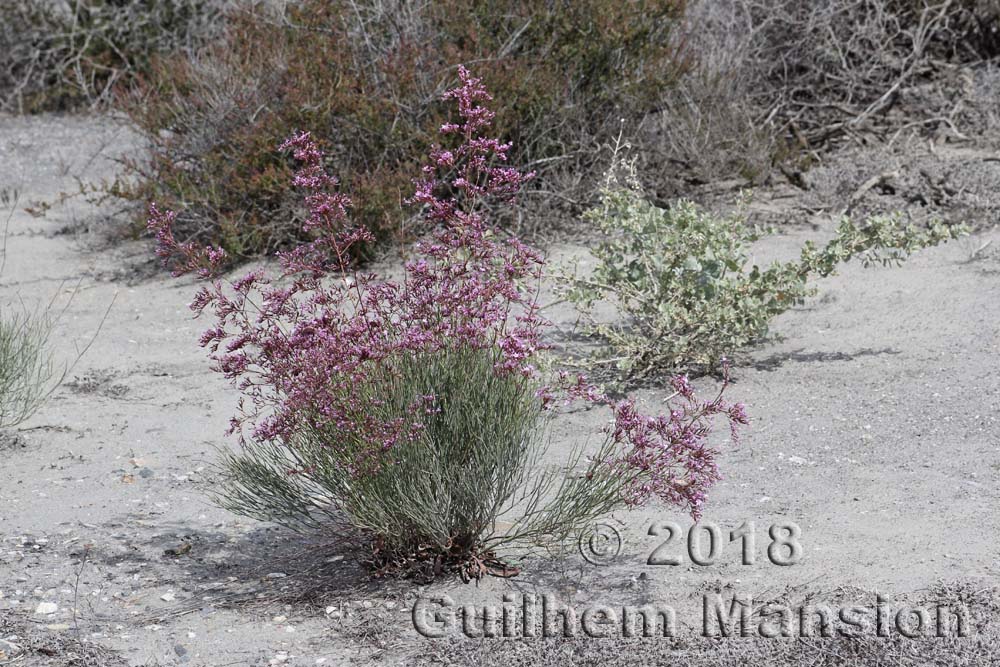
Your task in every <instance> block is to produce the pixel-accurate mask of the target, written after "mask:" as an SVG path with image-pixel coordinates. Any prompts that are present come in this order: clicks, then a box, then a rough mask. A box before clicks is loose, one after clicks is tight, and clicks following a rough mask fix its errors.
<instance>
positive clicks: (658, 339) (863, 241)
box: [561, 151, 964, 385]
mask: <svg viewBox="0 0 1000 667" xmlns="http://www.w3.org/2000/svg"><path fill="white" fill-rule="evenodd" d="M744 203H745V202H744ZM744 210H745V208H744V206H742V205H741V206H740V207H738V209H737V211H736V212H735V213H734V214H732V215H729V216H718V215H715V214H713V213H711V212H708V211H705V210H703V209H701V208H699V207H698V206H697V205H695V204H694V203H692V202H690V201H684V200H681V201H679V202H677V203H676V204H675V205H673V206H671V207H670V208H660V207H658V206H656V205H655V204H653V203H652V202H650V201H649V200H648V199H646V197H645V196H644V195H643V192H642V189H641V186H640V185H639V182H638V179H637V178H636V177H635V170H634V168H633V167H632V166H631V164H630V163H629V162H628V161H627V160H624V159H623V158H622V157H621V154H620V153H619V152H618V151H616V153H615V158H614V164H613V166H612V168H611V169H610V170H609V171H608V174H607V178H606V180H605V182H604V184H603V186H602V188H601V192H600V202H599V204H598V205H597V206H596V207H595V208H593V209H591V210H590V211H589V212H588V213H587V214H586V216H585V217H586V219H587V220H588V221H589V222H590V223H592V224H593V225H594V226H595V228H596V230H597V231H598V233H599V234H600V241H599V242H598V243H597V244H596V245H595V247H594V248H593V251H592V253H593V257H594V259H595V260H596V262H595V267H594V269H593V270H592V271H590V272H587V273H582V272H580V271H579V270H578V267H573V268H572V269H569V268H567V269H564V271H563V272H562V274H561V282H562V287H563V289H564V291H565V293H566V296H567V298H568V299H569V300H570V301H571V302H573V303H574V304H575V305H576V306H577V307H578V308H579V309H580V311H581V313H582V314H583V318H582V320H581V321H582V322H583V325H582V326H583V330H584V333H585V334H587V335H589V336H591V337H593V339H595V340H596V341H598V343H599V345H598V351H597V352H596V353H595V354H593V355H592V356H591V357H590V358H589V359H587V360H586V361H585V362H584V364H585V365H586V366H588V367H589V368H591V369H595V370H596V369H599V370H600V371H602V372H603V373H605V374H607V375H610V376H612V377H614V378H615V379H616V381H618V382H619V383H623V384H626V385H627V384H629V383H634V382H636V381H642V380H650V379H655V378H657V377H662V376H663V375H664V374H665V373H666V374H669V373H674V372H677V371H679V370H699V371H702V370H710V371H711V370H714V369H716V368H717V366H718V360H719V359H722V358H727V357H731V356H732V355H734V354H735V353H737V352H738V351H739V350H740V349H741V348H743V347H744V346H747V345H750V344H752V343H755V342H758V341H760V340H762V339H764V338H765V337H766V336H767V334H768V327H769V325H770V322H771V320H772V319H773V318H774V317H775V316H776V315H779V314H780V313H783V312H785V311H786V310H788V309H789V308H791V307H792V306H795V305H797V304H800V303H802V302H803V300H804V299H806V297H808V296H810V295H811V294H813V293H814V292H815V288H814V287H813V285H812V284H811V282H810V281H811V280H812V279H813V278H814V277H817V276H819V277H823V276H829V275H831V274H833V273H834V272H835V271H836V269H837V267H838V266H839V265H840V264H841V263H844V262H847V261H849V260H851V259H854V258H859V259H861V261H862V262H863V263H864V264H865V265H870V264H881V265H886V266H888V265H897V264H900V263H901V262H902V261H903V260H904V259H906V258H907V257H908V256H909V255H910V254H911V253H913V252H915V251H917V250H919V249H921V248H926V247H928V246H933V245H936V244H938V243H941V242H943V241H946V240H948V239H951V238H955V237H957V236H958V235H960V234H962V233H964V228H962V227H960V226H952V227H948V226H945V225H943V224H940V223H935V224H933V225H931V226H930V227H929V228H928V229H917V228H915V227H912V226H906V225H903V224H902V222H901V220H900V218H899V216H893V215H889V216H882V215H879V216H874V217H871V218H869V219H867V220H866V221H865V222H864V223H863V224H858V223H856V222H854V221H853V220H851V219H849V218H846V217H845V218H843V219H842V220H841V221H840V224H839V225H838V227H837V230H836V235H835V236H834V238H833V239H832V240H830V241H829V242H828V243H827V244H826V245H824V246H823V247H821V248H820V247H817V246H816V245H815V244H813V243H812V242H806V243H805V244H804V246H803V247H802V249H801V251H800V253H799V258H798V259H796V260H793V261H787V262H778V261H775V262H772V263H771V264H769V265H767V266H763V267H762V266H757V265H756V264H752V263H751V261H750V248H751V244H752V243H754V242H755V241H757V240H759V239H760V238H762V237H763V236H765V235H767V234H769V233H773V232H772V230H765V229H761V228H760V227H757V226H750V225H748V224H747V223H746V218H745V216H744V215H743V212H744ZM602 303H604V304H611V305H612V306H613V310H614V311H615V314H616V318H615V319H614V320H613V321H611V322H608V321H602V320H600V319H598V318H597V317H594V313H595V312H596V311H595V306H597V305H599V304H602Z"/></svg>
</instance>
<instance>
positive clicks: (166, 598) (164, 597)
mask: <svg viewBox="0 0 1000 667" xmlns="http://www.w3.org/2000/svg"><path fill="white" fill-rule="evenodd" d="M175 598H176V596H175V595H174V593H173V591H169V592H167V593H164V594H163V595H161V596H160V599H161V600H163V601H164V602H173V601H174V599H175Z"/></svg>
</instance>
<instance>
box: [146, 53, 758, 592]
mask: <svg viewBox="0 0 1000 667" xmlns="http://www.w3.org/2000/svg"><path fill="white" fill-rule="evenodd" d="M459 72H460V77H461V82H462V83H461V86H460V87H458V88H456V89H454V90H451V91H449V92H448V93H446V95H445V97H446V98H447V99H449V100H454V101H455V102H456V103H457V105H458V112H459V116H460V122H459V123H446V124H444V125H443V126H442V127H441V133H442V135H443V138H444V140H446V141H449V140H450V143H451V144H452V145H451V147H450V148H449V147H446V146H435V147H434V148H433V150H432V151H431V163H430V164H429V165H427V166H426V167H424V170H423V171H424V176H423V179H422V180H420V181H419V182H418V184H417V188H416V193H415V194H414V196H413V197H412V199H411V202H412V203H414V204H416V205H419V206H420V207H421V208H422V210H423V212H424V219H425V224H426V229H427V235H426V237H425V238H424V239H423V240H421V241H420V242H419V243H417V244H416V246H415V250H414V254H413V258H412V259H410V260H409V261H408V262H406V264H405V267H404V276H403V278H402V280H401V281H399V282H396V281H392V280H388V279H381V278H379V277H378V276H376V275H374V274H371V273H368V272H364V271H357V270H353V269H352V264H351V261H352V260H351V257H352V253H351V249H352V247H354V246H355V245H356V244H360V243H365V242H367V241H369V240H370V238H371V232H370V231H369V230H368V229H367V228H366V227H364V226H363V225H354V224H351V222H350V220H349V218H348V210H349V208H350V206H351V202H350V200H349V199H348V198H347V197H346V196H345V195H344V194H342V193H340V192H339V191H338V190H337V181H336V180H335V179H334V178H333V177H331V176H329V175H328V174H327V173H326V172H325V171H324V169H323V156H322V154H321V153H320V151H319V150H318V149H317V147H316V144H315V143H314V142H313V140H312V138H311V137H310V135H309V134H304V133H303V134H297V135H295V136H294V137H292V138H291V139H290V140H288V141H287V142H286V143H285V148H287V149H290V150H291V151H292V152H293V153H294V156H295V158H296V159H297V160H298V161H299V162H300V164H301V167H300V169H299V171H298V173H297V174H296V176H295V181H294V182H295V185H296V186H297V187H299V188H301V189H303V190H305V191H306V193H307V195H306V203H307V206H308V208H309V211H310V215H309V218H308V220H307V222H306V231H307V232H308V233H309V234H311V235H312V236H313V241H311V242H310V243H307V244H305V245H303V246H301V247H299V248H296V249H295V250H292V251H289V252H286V253H283V254H281V255H280V263H281V272H280V274H279V275H278V276H276V277H272V276H269V275H267V274H266V273H264V272H263V271H251V272H250V273H248V274H247V275H245V276H244V277H242V278H240V279H238V280H235V281H233V282H229V283H227V282H226V281H223V280H221V279H218V278H212V276H213V275H214V273H215V272H216V270H217V269H218V267H219V266H220V265H221V264H223V263H224V262H225V259H226V258H225V253H224V251H222V250H219V249H214V248H204V247H198V246H195V245H193V244H191V243H180V242H178V241H177V240H176V239H175V238H174V235H173V233H172V224H173V221H174V215H173V214H172V213H170V212H165V211H164V212H161V211H160V210H158V209H157V208H156V207H155V206H152V207H151V215H150V220H149V227H150V229H151V230H152V231H153V232H154V233H155V234H156V237H157V241H158V251H159V253H160V255H161V256H162V257H163V258H164V260H165V261H167V262H168V263H169V264H170V265H171V266H172V267H173V268H174V270H175V273H178V274H180V273H187V272H195V273H197V274H199V275H200V276H201V277H203V278H207V279H209V284H208V285H207V286H205V287H203V288H202V289H201V290H200V291H199V292H198V294H197V296H196V298H195V300H194V303H193V304H192V308H193V309H194V310H195V311H196V312H203V311H206V310H208V311H210V312H212V313H213V314H214V316H215V319H216V324H215V326H213V327H211V328H210V329H209V330H208V331H206V332H205V334H204V336H203V337H202V344H203V345H204V346H206V347H208V348H209V350H210V352H211V357H212V359H213V360H214V362H215V363H214V368H215V369H216V370H217V371H219V372H220V373H222V374H224V375H225V376H226V377H227V378H228V379H230V380H231V381H233V382H234V383H236V385H237V386H238V387H239V389H240V390H241V392H242V398H241V401H240V408H239V412H238V414H237V415H236V416H235V417H234V418H233V420H232V423H231V430H232V432H234V433H237V434H239V436H240V441H241V443H242V446H243V447H242V450H241V451H240V452H238V453H234V454H231V455H229V456H227V457H226V460H225V465H224V466H223V468H224V474H225V478H226V482H227V484H226V490H225V492H224V493H223V502H224V503H225V504H226V505H227V506H228V507H230V508H232V509H233V510H235V511H237V512H242V513H244V514H248V515H251V516H256V517H260V518H264V519H268V520H274V521H278V522H282V523H286V524H288V525H293V526H315V525H324V524H327V523H329V522H330V521H339V520H342V519H346V520H347V521H348V522H349V523H350V524H351V525H353V526H354V527H358V528H362V529H364V530H366V531H367V532H368V533H369V534H371V535H372V536H373V538H374V539H375V543H376V545H377V556H378V559H379V561H380V562H381V563H383V564H385V565H387V566H388V565H391V564H393V563H397V562H400V561H402V562H409V561H410V560H412V559H413V558H415V557H416V558H421V559H430V560H432V561H434V562H436V563H437V564H438V565H440V566H449V567H452V566H454V567H458V568H459V569H460V570H461V571H462V572H463V573H464V574H466V575H469V576H480V575H481V574H483V573H485V572H487V571H493V570H495V569H496V568H498V567H499V568H502V567H503V566H501V565H500V564H498V563H497V562H496V561H495V555H494V549H496V548H497V547H498V546H500V545H501V544H504V543H510V542H525V543H534V544H537V543H539V542H544V541H546V540H554V541H556V542H560V541H562V540H563V539H565V538H566V537H567V536H569V535H571V534H572V533H574V532H575V531H576V530H578V529H579V528H580V527H581V526H582V525H584V524H585V523H586V522H588V521H590V520H592V519H593V518H594V517H595V516H598V515H600V514H602V513H604V512H607V511H610V510H612V509H614V508H616V507H621V506H629V505H638V504H642V503H645V502H647V501H650V500H652V499H654V498H657V499H661V500H664V501H666V502H668V503H671V504H675V505H679V506H682V507H684V508H685V509H687V510H688V511H690V512H692V513H693V514H695V515H697V514H698V512H699V510H700V507H701V505H702V503H703V501H704V499H705V492H706V491H707V489H708V488H709V487H710V486H711V485H712V483H713V482H715V481H716V480H717V479H718V471H717V467H716V463H715V455H716V451H715V450H714V449H713V448H712V447H711V446H709V444H708V442H707V436H708V434H709V432H710V429H711V421H712V417H713V416H715V415H720V414H722V415H725V417H726V418H727V419H728V420H729V422H730V423H731V426H732V428H733V434H734V435H735V432H736V427H737V426H738V425H739V424H745V423H746V421H747V420H746V415H745V413H744V412H743V408H742V406H741V405H738V404H737V405H730V404H728V403H726V402H725V401H724V400H723V399H722V395H721V393H720V395H719V396H718V397H716V398H715V399H714V400H711V401H701V400H698V399H697V398H696V397H695V395H694V392H693V390H692V389H691V386H690V385H689V384H688V383H687V380H686V379H685V378H677V379H676V380H675V381H674V382H675V385H674V386H675V390H676V395H675V398H676V405H675V406H674V407H673V409H671V411H670V412H669V413H668V414H667V415H664V416H659V417H648V416H645V415H642V414H641V413H640V412H639V411H638V410H637V408H636V406H635V404H634V403H633V402H632V401H627V400H626V401H614V400H612V399H610V398H609V397H608V396H606V395H605V394H603V393H602V392H601V391H600V390H599V389H598V388H597V387H595V386H593V385H590V384H589V383H588V382H587V381H586V380H585V379H584V378H582V377H572V376H570V375H569V374H566V373H558V374H555V375H551V374H547V373H545V372H543V370H542V368H543V366H545V365H546V364H545V359H544V351H545V347H546V346H545V343H544V341H543V333H544V329H545V326H546V324H547V323H546V322H545V321H544V319H543V318H542V317H541V316H540V314H539V306H538V302H537V294H538V287H539V282H540V280H541V278H542V268H543V259H542V257H541V255H540V254H539V253H538V252H537V251H535V250H534V249H532V248H530V247H529V246H527V245H525V244H524V243H522V242H520V241H518V240H517V239H516V238H499V237H498V235H497V232H496V231H495V230H494V229H492V228H491V226H490V225H489V224H488V215H487V213H486V212H487V211H488V210H491V208H490V207H492V206H496V205H498V204H503V203H507V204H509V203H510V202H511V201H512V200H513V198H514V196H515V194H516V193H517V191H518V188H519V187H520V186H521V184H522V183H523V182H524V181H525V180H526V179H528V178H531V176H532V175H531V174H528V175H522V174H521V173H520V172H519V171H517V170H515V169H512V168H510V167H508V166H505V164H504V163H505V162H506V160H507V158H508V156H509V154H510V150H511V147H510V145H509V144H506V143H502V142H500V141H498V140H496V139H492V138H488V137H487V136H485V134H484V133H485V131H486V130H487V129H488V128H489V127H490V125H491V122H492V121H493V117H494V116H493V112H492V111H490V110H489V109H488V108H486V107H485V106H484V103H485V102H487V101H489V100H490V99H491V97H490V96H489V94H488V93H487V92H486V89H485V88H484V87H483V86H482V84H481V82H480V80H479V79H476V78H473V77H471V76H470V75H469V74H468V72H466V71H465V70H464V69H460V70H459ZM572 401H584V402H588V403H591V404H597V405H603V406H606V407H607V408H609V409H610V410H611V411H612V413H613V416H614V421H613V423H612V424H611V426H610V427H609V429H608V432H607V434H606V437H605V438H604V441H603V444H602V445H601V446H600V447H599V448H598V450H597V451H590V452H586V453H587V457H586V458H583V457H582V456H581V455H573V456H571V457H570V460H569V461H568V464H567V469H565V470H559V471H538V470H535V463H537V460H538V459H537V457H538V455H539V452H540V451H541V445H542V444H543V440H544V437H543V435H544V426H545V423H546V422H547V421H548V420H550V419H551V418H552V417H553V415H554V414H556V412H557V411H558V408H559V407H560V406H561V405H565V404H566V403H568V402H572ZM511 513H512V514H511ZM502 516H507V517H509V518H513V519H514V520H513V521H507V523H510V524H512V527H510V528H508V529H507V530H506V531H504V530H501V529H499V528H498V527H497V521H498V519H499V518H500V517H502ZM502 571H507V570H505V569H502ZM508 572H509V571H508Z"/></svg>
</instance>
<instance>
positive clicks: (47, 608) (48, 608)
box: [35, 602, 59, 616]
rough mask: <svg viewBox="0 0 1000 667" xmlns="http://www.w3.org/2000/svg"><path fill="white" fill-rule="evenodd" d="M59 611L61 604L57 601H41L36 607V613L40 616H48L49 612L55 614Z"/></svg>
mask: <svg viewBox="0 0 1000 667" xmlns="http://www.w3.org/2000/svg"><path fill="white" fill-rule="evenodd" d="M57 611H59V605H57V604H56V603H55V602H40V603H39V604H38V606H37V607H35V614H37V615H39V616H48V615H49V614H54V613H56V612H57Z"/></svg>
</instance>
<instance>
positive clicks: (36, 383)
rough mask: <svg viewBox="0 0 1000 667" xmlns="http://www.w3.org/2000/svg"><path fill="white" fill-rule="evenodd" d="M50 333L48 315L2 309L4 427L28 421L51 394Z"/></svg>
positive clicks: (0, 407) (0, 415)
mask: <svg viewBox="0 0 1000 667" xmlns="http://www.w3.org/2000/svg"><path fill="white" fill-rule="evenodd" d="M50 331H51V321H50V319H49V318H48V316H47V314H46V313H44V312H42V313H31V312H28V311H25V310H23V309H21V310H15V309H10V308H3V307H2V306H0V428H10V427H13V426H17V425H19V424H21V423H22V422H24V421H25V420H26V419H28V418H29V417H31V416H32V415H33V414H34V413H35V412H36V411H37V410H38V408H39V407H41V405H42V403H43V402H44V400H45V398H46V397H47V396H48V395H49V393H51V387H52V382H53V380H54V379H55V378H56V371H55V368H54V366H53V363H52V357H51V354H50V353H49V351H48V340H49V333H50Z"/></svg>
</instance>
